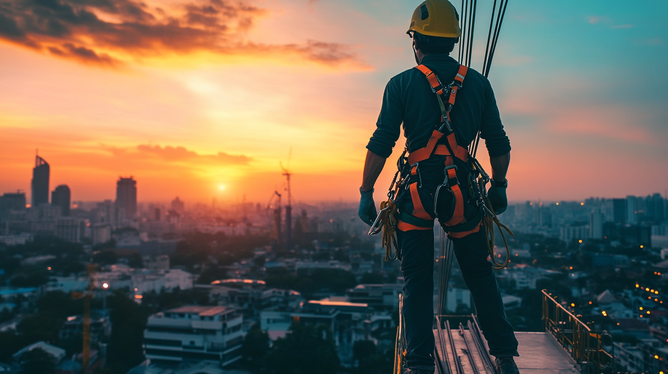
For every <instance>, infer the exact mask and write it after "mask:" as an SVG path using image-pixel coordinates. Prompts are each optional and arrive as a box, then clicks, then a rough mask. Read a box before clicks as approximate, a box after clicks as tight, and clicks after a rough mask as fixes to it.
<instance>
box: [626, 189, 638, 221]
mask: <svg viewBox="0 0 668 374" xmlns="http://www.w3.org/2000/svg"><path fill="white" fill-rule="evenodd" d="M637 212H638V205H637V202H636V197H635V196H633V195H629V196H627V197H626V223H628V224H630V225H635V224H636V223H637V220H636V213H637Z"/></svg>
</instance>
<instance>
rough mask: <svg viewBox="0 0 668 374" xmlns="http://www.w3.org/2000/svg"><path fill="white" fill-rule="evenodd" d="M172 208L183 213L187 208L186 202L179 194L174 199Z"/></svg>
mask: <svg viewBox="0 0 668 374" xmlns="http://www.w3.org/2000/svg"><path fill="white" fill-rule="evenodd" d="M172 210H173V211H175V212H178V213H183V211H184V210H185V203H184V202H183V201H181V199H179V197H178V196H177V197H176V199H174V200H172Z"/></svg>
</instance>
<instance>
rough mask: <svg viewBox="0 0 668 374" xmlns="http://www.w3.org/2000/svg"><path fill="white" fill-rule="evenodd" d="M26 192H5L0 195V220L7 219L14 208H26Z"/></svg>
mask: <svg viewBox="0 0 668 374" xmlns="http://www.w3.org/2000/svg"><path fill="white" fill-rule="evenodd" d="M25 208H26V194H25V193H23V192H20V191H19V192H15V193H5V194H3V195H2V196H0V220H3V219H7V217H9V212H10V211H13V210H25Z"/></svg>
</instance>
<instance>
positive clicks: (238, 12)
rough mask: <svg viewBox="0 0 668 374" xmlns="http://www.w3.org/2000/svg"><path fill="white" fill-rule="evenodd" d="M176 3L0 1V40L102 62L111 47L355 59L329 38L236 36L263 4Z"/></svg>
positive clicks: (143, 52) (151, 52) (222, 0)
mask: <svg viewBox="0 0 668 374" xmlns="http://www.w3.org/2000/svg"><path fill="white" fill-rule="evenodd" d="M184 1H191V0H184ZM178 9H179V10H178V11H173V10H172V11H171V12H170V11H166V10H165V9H162V8H155V7H150V6H148V5H147V4H145V3H143V2H141V1H139V0H0V39H4V40H6V41H9V42H12V43H15V44H20V45H23V46H26V47H30V48H33V49H38V50H42V51H48V52H50V53H51V54H53V55H57V56H61V57H66V58H71V59H76V60H79V61H82V62H86V63H96V64H100V65H106V66H120V65H122V62H121V61H120V60H118V57H116V58H114V57H112V56H116V54H115V52H123V54H124V55H130V56H133V57H144V56H155V55H160V54H161V53H165V52H176V53H180V54H183V53H189V52H193V51H201V50H207V51H212V52H215V53H219V54H251V55H256V54H265V55H266V54H281V53H286V52H287V53H292V54H296V55H297V56H299V57H301V58H304V59H306V60H309V61H312V62H316V63H320V64H326V65H340V64H342V63H347V62H353V63H356V62H357V61H356V57H355V56H354V54H352V53H351V52H349V51H348V50H347V47H346V46H344V45H341V44H336V43H325V42H319V41H308V42H306V43H305V44H287V45H264V44H257V43H252V42H244V41H243V40H244V32H245V31H247V30H248V29H250V28H251V27H252V26H253V23H254V21H255V20H256V19H257V18H258V17H260V16H262V15H263V14H264V13H266V11H265V10H264V9H260V8H258V7H255V6H252V5H248V4H245V3H242V2H233V1H227V0H205V1H203V2H189V3H184V4H182V5H181V6H180V7H178ZM175 12H176V13H175Z"/></svg>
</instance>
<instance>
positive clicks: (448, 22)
mask: <svg viewBox="0 0 668 374" xmlns="http://www.w3.org/2000/svg"><path fill="white" fill-rule="evenodd" d="M411 32H417V33H419V34H422V35H426V36H435V37H439V38H459V37H460V36H461V34H462V30H461V29H460V28H459V20H458V16H457V11H456V10H455V7H454V6H453V5H452V4H451V3H450V2H449V1H448V0H425V1H423V2H422V4H420V6H418V7H417V8H415V11H414V12H413V17H412V18H411V25H410V27H409V28H408V31H407V33H408V34H409V35H410V34H411Z"/></svg>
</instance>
